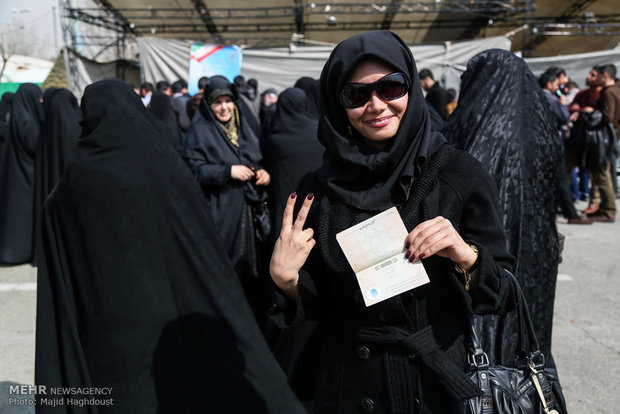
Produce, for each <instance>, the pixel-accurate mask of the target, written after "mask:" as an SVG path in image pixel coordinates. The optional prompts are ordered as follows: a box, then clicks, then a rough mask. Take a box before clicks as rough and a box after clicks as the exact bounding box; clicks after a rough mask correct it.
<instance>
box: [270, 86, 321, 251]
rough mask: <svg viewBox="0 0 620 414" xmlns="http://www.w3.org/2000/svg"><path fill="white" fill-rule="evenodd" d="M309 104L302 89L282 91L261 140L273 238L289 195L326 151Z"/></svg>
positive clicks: (317, 165) (316, 166)
mask: <svg viewBox="0 0 620 414" xmlns="http://www.w3.org/2000/svg"><path fill="white" fill-rule="evenodd" d="M308 105H309V102H308V101H307V100H306V94H305V93H304V91H303V90H301V89H299V88H289V89H286V90H284V91H283V92H282V93H281V94H280V96H279V98H278V103H277V108H276V113H275V115H274V119H273V122H272V124H271V129H270V130H269V131H268V132H267V133H266V134H264V135H263V137H262V138H261V151H262V153H263V154H264V157H265V158H264V160H263V164H264V167H265V168H266V169H267V171H269V173H270V174H271V183H270V185H269V204H270V207H271V208H270V210H271V212H272V213H273V214H272V219H273V225H274V226H273V230H274V231H273V237H274V239H275V238H277V237H278V235H279V234H280V228H281V227H282V214H283V213H284V207H285V206H286V200H287V199H288V196H289V195H290V194H291V193H292V192H293V191H297V190H298V189H299V182H300V181H301V179H302V178H303V177H304V176H306V175H307V174H309V173H311V172H313V171H315V170H316V169H317V168H319V167H320V166H321V163H322V160H323V152H324V151H325V149H324V148H323V146H322V145H321V144H320V143H319V141H318V138H317V128H318V121H317V120H316V119H314V118H312V115H311V113H310V111H309V108H308ZM274 241H275V240H274Z"/></svg>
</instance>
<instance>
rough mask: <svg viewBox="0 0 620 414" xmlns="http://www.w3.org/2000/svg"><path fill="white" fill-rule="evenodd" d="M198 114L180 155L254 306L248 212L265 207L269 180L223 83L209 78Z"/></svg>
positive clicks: (254, 262) (255, 268) (255, 251)
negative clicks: (194, 181)
mask: <svg viewBox="0 0 620 414" xmlns="http://www.w3.org/2000/svg"><path fill="white" fill-rule="evenodd" d="M198 109H199V111H200V115H201V116H195V117H194V120H193V122H192V124H191V125H190V127H189V129H188V130H187V132H186V134H185V144H184V149H183V152H182V155H183V158H184V159H185V161H186V162H187V164H188V165H189V167H190V168H191V170H192V171H193V172H194V176H195V177H196V179H197V181H198V183H199V184H200V186H201V187H202V189H203V192H204V194H205V197H206V198H207V200H208V201H209V213H210V215H211V218H212V219H213V222H214V223H215V224H216V227H217V229H218V232H219V234H220V236H221V237H222V240H223V241H224V247H225V249H226V252H227V253H228V256H229V257H230V259H231V260H232V262H233V266H234V267H235V271H236V272H237V276H238V277H239V279H240V280H241V283H242V285H243V286H244V289H245V290H246V296H247V298H248V300H249V301H250V303H251V304H252V305H254V300H258V299H257V298H256V295H258V292H257V290H259V289H260V285H261V283H262V282H261V278H260V277H259V276H260V274H261V268H260V263H259V261H260V252H259V246H258V242H257V239H256V235H255V229H254V225H255V223H254V222H253V211H252V206H253V205H258V204H260V203H262V202H264V201H266V198H267V193H266V191H265V186H266V185H268V184H269V182H270V180H271V177H270V175H269V173H268V172H267V171H266V170H264V169H263V168H262V167H261V162H262V155H261V152H260V148H259V142H258V138H257V137H256V135H254V133H253V132H252V129H251V128H250V127H249V125H248V123H247V122H246V120H245V117H244V113H243V112H242V111H241V110H240V108H239V106H237V97H236V95H235V93H234V91H233V87H232V85H231V83H230V82H228V80H227V79H226V78H224V77H221V76H214V77H211V78H209V80H208V81H207V85H206V86H205V90H204V98H203V100H202V101H201V102H200V107H199V108H198ZM257 281H258V282H257ZM257 283H258V285H259V287H257Z"/></svg>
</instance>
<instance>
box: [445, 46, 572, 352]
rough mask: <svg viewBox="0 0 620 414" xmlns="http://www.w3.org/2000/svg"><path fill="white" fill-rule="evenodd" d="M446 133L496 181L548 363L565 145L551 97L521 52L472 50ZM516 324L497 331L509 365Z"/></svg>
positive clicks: (512, 248) (511, 245) (517, 270)
mask: <svg viewBox="0 0 620 414" xmlns="http://www.w3.org/2000/svg"><path fill="white" fill-rule="evenodd" d="M443 133H444V134H445V136H446V138H447V139H448V142H450V143H452V144H453V145H454V146H455V147H456V148H458V149H462V150H466V151H468V152H469V153H470V154H471V155H473V156H474V157H475V158H476V159H478V160H479V161H480V162H481V163H482V166H483V168H484V169H485V170H486V171H487V172H488V173H489V175H490V176H491V177H492V178H493V180H494V181H495V184H496V186H497V188H498V190H499V206H500V212H501V215H502V222H503V224H504V228H505V230H506V233H507V238H508V249H509V251H510V252H511V253H512V254H513V256H514V257H515V258H516V264H515V276H516V278H517V280H518V281H519V284H520V285H521V287H522V289H523V293H524V294H525V298H526V300H527V303H528V305H529V309H530V314H531V315H532V321H533V322H534V328H535V331H536V336H537V339H538V343H539V344H540V346H541V351H542V352H543V354H544V355H545V356H546V357H547V359H548V360H549V361H550V362H551V361H552V358H551V353H550V351H551V327H552V323H553V302H554V298H555V284H556V279H557V272H558V261H559V252H558V238H557V231H556V225H555V215H556V211H555V205H556V203H555V197H556V189H557V188H558V182H559V171H560V168H563V167H562V164H563V163H562V149H561V143H560V137H559V135H558V133H557V130H556V129H555V121H554V117H553V114H552V112H551V111H550V109H549V105H548V103H547V100H546V98H545V96H544V95H543V93H542V91H541V89H540V87H538V83H537V81H536V78H535V77H534V75H533V74H532V72H531V71H530V70H529V68H528V67H527V64H526V63H525V62H524V61H523V59H521V58H519V57H517V56H515V55H514V54H513V53H510V52H508V51H504V50H498V49H492V50H487V51H484V52H482V53H480V54H478V55H476V56H474V57H473V58H472V59H471V60H470V61H469V63H468V64H467V70H466V71H465V73H464V74H463V76H462V77H461V93H460V96H459V104H458V106H457V109H456V110H455V112H454V114H453V115H452V117H451V118H450V120H449V123H448V124H447V125H446V127H445V128H444V129H443ZM506 328H507V329H506ZM512 328H514V326H512V325H511V324H509V323H508V324H507V325H506V327H505V329H504V331H503V332H498V333H497V335H498V338H501V339H502V340H501V342H500V343H498V344H497V345H501V346H499V348H498V349H496V350H497V351H499V350H501V351H502V352H503V354H504V356H503V358H502V363H504V364H511V363H513V360H514V346H510V344H511V343H512V344H513V345H514V344H515V335H516V332H515V331H514V329H512ZM501 329H502V328H501V326H500V327H499V330H500V331H501ZM487 339H489V338H487ZM511 350H512V352H511ZM496 356H497V357H499V355H496Z"/></svg>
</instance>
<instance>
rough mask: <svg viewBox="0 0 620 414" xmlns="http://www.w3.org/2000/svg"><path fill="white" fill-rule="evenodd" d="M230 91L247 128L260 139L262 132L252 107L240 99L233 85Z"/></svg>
mask: <svg viewBox="0 0 620 414" xmlns="http://www.w3.org/2000/svg"><path fill="white" fill-rule="evenodd" d="M232 90H233V94H234V96H235V103H236V104H237V106H238V107H239V110H240V111H241V112H243V116H244V118H245V122H246V124H247V126H248V127H249V128H250V129H251V130H252V133H253V134H254V135H255V136H257V137H260V136H261V132H262V128H261V122H260V120H259V119H258V117H257V116H256V115H254V112H253V111H252V107H251V106H250V104H248V103H247V102H246V100H245V99H243V98H241V96H240V94H239V91H238V90H237V88H236V87H234V85H233V87H232ZM205 96H207V94H206V93H205Z"/></svg>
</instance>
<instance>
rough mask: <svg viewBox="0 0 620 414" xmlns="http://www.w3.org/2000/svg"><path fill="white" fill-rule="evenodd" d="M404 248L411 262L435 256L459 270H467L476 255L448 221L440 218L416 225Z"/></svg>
mask: <svg viewBox="0 0 620 414" xmlns="http://www.w3.org/2000/svg"><path fill="white" fill-rule="evenodd" d="M405 248H406V249H407V253H406V256H407V257H408V258H409V260H410V261H412V262H413V261H416V260H419V259H424V258H428V257H430V256H432V255H434V254H436V255H438V256H441V257H445V258H448V259H450V260H452V261H453V262H454V263H456V264H458V265H459V266H460V267H461V269H468V268H469V267H470V266H471V265H473V264H474V262H475V261H476V253H475V252H474V251H473V250H472V248H471V247H469V245H468V244H467V243H465V241H464V240H463V238H462V237H461V235H460V234H459V233H458V232H457V231H456V229H455V228H454V226H452V223H450V220H448V219H445V218H443V217H440V216H439V217H435V218H434V219H432V220H427V221H424V222H422V223H420V224H418V225H417V226H416V228H415V229H413V230H412V231H411V233H409V234H408V235H407V238H406V239H405Z"/></svg>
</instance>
